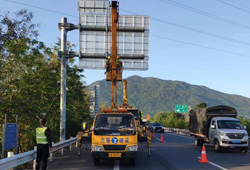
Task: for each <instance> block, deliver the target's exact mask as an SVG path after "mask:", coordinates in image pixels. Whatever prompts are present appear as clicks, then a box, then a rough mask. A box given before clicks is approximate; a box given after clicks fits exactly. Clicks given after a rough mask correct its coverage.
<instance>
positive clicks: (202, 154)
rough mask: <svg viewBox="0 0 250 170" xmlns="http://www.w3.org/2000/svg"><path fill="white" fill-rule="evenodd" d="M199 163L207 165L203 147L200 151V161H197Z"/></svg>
mask: <svg viewBox="0 0 250 170" xmlns="http://www.w3.org/2000/svg"><path fill="white" fill-rule="evenodd" d="M199 162H200V163H209V162H208V161H207V154H206V149H205V146H204V145H203V147H202V151H201V160H200V161H199Z"/></svg>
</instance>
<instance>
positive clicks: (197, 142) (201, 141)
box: [194, 137, 203, 147]
mask: <svg viewBox="0 0 250 170" xmlns="http://www.w3.org/2000/svg"><path fill="white" fill-rule="evenodd" d="M194 143H195V146H197V147H201V146H202V145H203V140H202V139H199V138H198V137H195V140H194Z"/></svg>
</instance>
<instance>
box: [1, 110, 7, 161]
mask: <svg viewBox="0 0 250 170" xmlns="http://www.w3.org/2000/svg"><path fill="white" fill-rule="evenodd" d="M6 125H7V114H5V119H4V125H3V139H2V159H3V158H4V150H5V135H6Z"/></svg>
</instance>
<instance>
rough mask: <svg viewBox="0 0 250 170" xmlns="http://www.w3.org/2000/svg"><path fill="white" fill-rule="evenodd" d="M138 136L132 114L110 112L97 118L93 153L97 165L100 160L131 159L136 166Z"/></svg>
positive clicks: (98, 115) (93, 138)
mask: <svg viewBox="0 0 250 170" xmlns="http://www.w3.org/2000/svg"><path fill="white" fill-rule="evenodd" d="M137 150H138V136H137V131H136V126H135V119H134V115H133V114H132V113H128V112H124V113H122V112H121V113H117V112H109V113H98V114H96V116H95V120H94V127H93V131H92V143H91V152H92V157H93V159H94V163H95V164H96V165H98V164H100V159H106V158H107V159H108V158H112V159H124V158H128V159H130V162H131V163H132V164H134V162H135V158H136V155H137Z"/></svg>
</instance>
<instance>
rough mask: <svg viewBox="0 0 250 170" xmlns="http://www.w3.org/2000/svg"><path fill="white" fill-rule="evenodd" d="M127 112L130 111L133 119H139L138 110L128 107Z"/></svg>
mask: <svg viewBox="0 0 250 170" xmlns="http://www.w3.org/2000/svg"><path fill="white" fill-rule="evenodd" d="M128 112H131V113H132V114H133V115H134V117H135V120H139V113H138V110H129V109H128Z"/></svg>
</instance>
